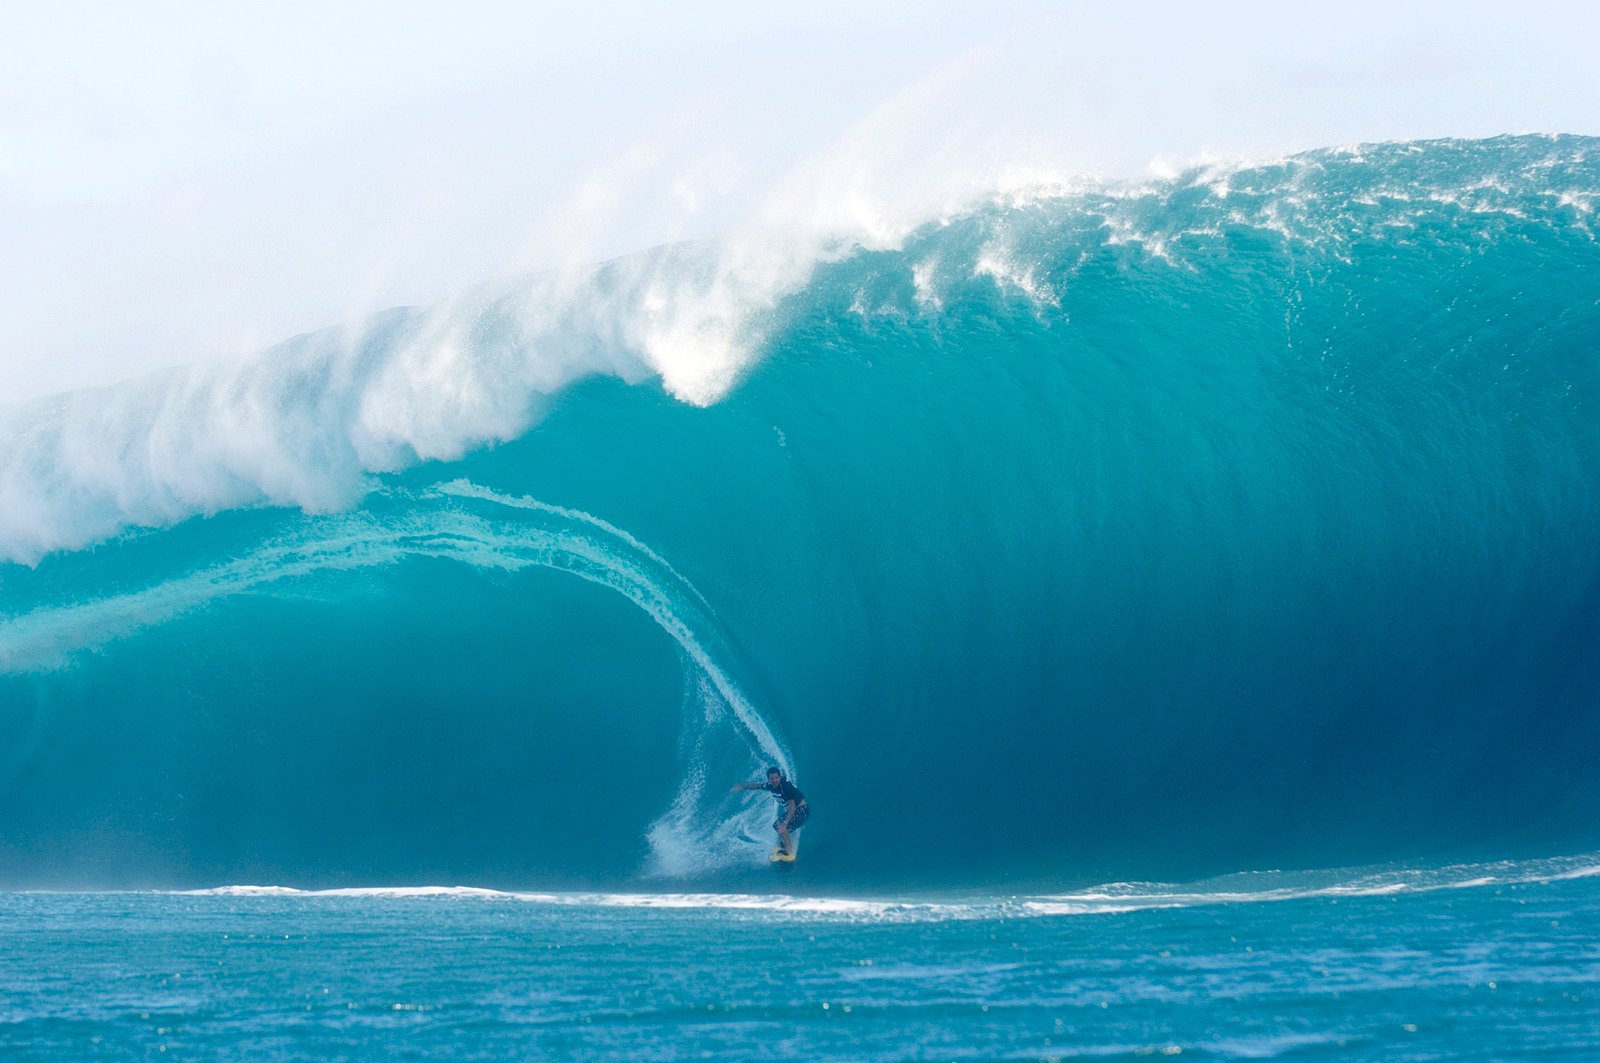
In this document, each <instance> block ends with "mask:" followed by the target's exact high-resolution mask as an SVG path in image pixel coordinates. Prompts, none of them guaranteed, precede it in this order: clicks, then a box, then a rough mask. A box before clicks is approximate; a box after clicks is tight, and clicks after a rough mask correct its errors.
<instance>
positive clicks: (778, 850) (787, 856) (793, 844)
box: [767, 832, 800, 864]
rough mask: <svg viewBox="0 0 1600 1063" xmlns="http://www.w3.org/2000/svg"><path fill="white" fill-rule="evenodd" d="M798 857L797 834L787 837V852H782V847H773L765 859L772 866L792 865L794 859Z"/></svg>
mask: <svg viewBox="0 0 1600 1063" xmlns="http://www.w3.org/2000/svg"><path fill="white" fill-rule="evenodd" d="M799 855H800V835H799V833H798V832H796V833H794V834H791V835H789V852H787V853H786V852H784V851H783V846H781V845H774V846H773V847H772V854H771V855H770V856H768V857H767V859H769V860H771V861H772V862H773V863H774V864H792V863H794V858H795V857H797V856H799Z"/></svg>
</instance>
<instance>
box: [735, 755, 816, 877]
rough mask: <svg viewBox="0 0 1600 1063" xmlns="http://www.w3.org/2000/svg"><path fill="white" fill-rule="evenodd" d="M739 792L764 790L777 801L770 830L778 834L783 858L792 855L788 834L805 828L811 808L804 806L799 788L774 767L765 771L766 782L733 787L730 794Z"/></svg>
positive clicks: (741, 784)
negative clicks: (775, 817)
mask: <svg viewBox="0 0 1600 1063" xmlns="http://www.w3.org/2000/svg"><path fill="white" fill-rule="evenodd" d="M740 790H766V791H767V792H768V793H770V794H772V796H773V797H776V798H777V799H778V810H779V811H778V818H777V820H776V821H774V822H773V824H772V829H773V830H775V831H777V832H778V842H779V848H780V849H781V850H782V851H783V855H785V856H793V855H794V843H793V841H792V840H791V839H790V832H792V831H797V830H799V829H800V828H801V827H803V826H805V822H806V819H807V818H808V817H810V815H811V808H810V806H809V805H807V804H806V795H805V794H803V793H801V792H800V789H799V787H797V786H795V784H794V783H792V782H790V781H789V780H787V779H785V778H784V777H783V772H782V771H781V770H779V769H778V768H777V767H776V766H774V767H771V768H768V769H767V781H766V782H760V781H759V780H758V781H756V782H746V783H740V784H739V785H738V786H735V787H734V788H733V789H732V790H731V791H730V792H731V793H738V792H739V791H740Z"/></svg>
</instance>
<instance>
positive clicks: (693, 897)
mask: <svg viewBox="0 0 1600 1063" xmlns="http://www.w3.org/2000/svg"><path fill="white" fill-rule="evenodd" d="M1594 875H1600V863H1597V857H1596V855H1595V854H1592V853H1590V854H1584V855H1580V856H1572V857H1559V858H1554V859H1548V860H1530V861H1503V862H1499V863H1493V864H1464V865H1456V866H1449V867H1441V868H1433V869H1422V868H1385V869H1359V870H1350V869H1345V870H1337V869H1336V870H1329V871H1321V872H1275V871H1274V872H1252V873H1246V874H1241V875H1234V876H1228V877H1227V878H1224V879H1218V880H1213V881H1212V882H1209V883H1208V882H1202V883H1195V884H1192V885H1189V886H1184V887H1174V886H1170V885H1164V884H1157V883H1140V882H1117V883H1108V884H1106V885H1103V886H1097V887H1093V888H1091V889H1086V890H1082V891H1076V892H1071V893H1061V894H1046V895H989V896H967V897H959V898H936V897H925V896H909V897H827V896H799V895H794V894H782V893H772V894H764V893H708V892H694V893H670V892H637V893H630V892H553V891H552V892H546V891H517V890H505V891H502V890H492V889H482V888H479V887H472V886H371V887H353V888H352V887H346V888H339V889H322V890H315V889H313V890H301V889H295V888H292V887H287V886H251V885H239V886H218V887H214V888H211V889H202V890H186V891H181V894H182V895H183V896H222V897H305V898H355V897H381V898H394V899H410V898H419V899H458V900H498V901H516V902H522V903H527V904H542V905H553V906H565V907H594V908H639V909H674V910H692V909H712V910H734V911H760V912H775V913H793V914H803V915H808V916H822V917H834V918H841V919H870V920H883V921H944V920H961V919H1000V918H1004V919H1018V918H1052V917H1070V916H1102V915H1117V914H1126V913H1131V912H1139V911H1147V910H1152V909H1162V908H1194V907H1202V906H1210V905H1247V904H1272V903H1283V902H1290V901H1307V900H1329V901H1338V900H1343V899H1355V898H1366V897H1392V896H1398V895H1402V894H1417V893H1430V892H1436V891H1439V890H1472V889H1484V888H1490V887H1496V886H1512V885H1537V884H1540V883H1552V882H1561V881H1566V880H1570V879H1575V878H1584V877H1590V876H1594ZM1243 883H1255V886H1254V888H1249V887H1247V886H1244V885H1242V884H1243Z"/></svg>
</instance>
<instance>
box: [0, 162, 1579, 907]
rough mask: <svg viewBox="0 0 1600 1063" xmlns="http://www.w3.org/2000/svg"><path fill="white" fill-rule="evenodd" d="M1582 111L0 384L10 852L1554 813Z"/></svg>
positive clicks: (845, 853) (1457, 821) (861, 846)
mask: <svg viewBox="0 0 1600 1063" xmlns="http://www.w3.org/2000/svg"><path fill="white" fill-rule="evenodd" d="M1597 202H1600V141H1595V140H1589V139H1583V138H1572V137H1518V138H1502V139H1498V140H1491V141H1473V142H1454V141H1438V142H1426V143H1406V144H1387V145H1374V146H1365V147H1361V148H1353V149H1340V150H1329V151H1320V152H1313V153H1309V154H1305V155H1298V156H1294V157H1292V158H1289V159H1285V160H1281V161H1278V162H1274V163H1270V164H1257V165H1250V166H1227V167H1223V166H1217V167H1208V168H1204V169H1198V170H1194V171H1191V172H1189V173H1185V174H1183V175H1180V176H1178V177H1176V178H1173V179H1170V180H1162V181H1155V182H1148V183H1143V184H1095V183H1089V182H1083V181H1060V182H1034V183H1030V184H1028V185H1026V186H1019V187H1015V188H1008V189H1005V190H1001V191H996V192H995V193H994V194H992V195H989V196H986V197H982V198H980V199H978V200H975V201H973V202H971V203H969V204H967V205H965V206H963V207H961V208H959V209H952V210H950V211H948V212H947V213H944V214H942V215H940V216H937V217H926V218H923V219H921V220H920V221H918V222H917V223H915V224H898V225H894V226H878V227H874V228H872V229H871V230H870V231H869V230H862V231H860V232H846V231H833V232H826V233H819V232H807V233H803V234H802V233H798V232H791V233H773V232H763V233H754V234H744V235H743V236H740V237H738V238H735V239H731V240H730V241H728V242H726V243H724V244H719V245H685V246H678V247H669V248H662V249H658V250H656V251H654V252H649V253H644V254H641V255H638V256H633V257H631V258H627V259H622V260H618V261H616V262H612V263H607V264H605V265H602V266H600V267H597V268H594V269H591V270H583V271H576V272H569V273H562V274H560V275H549V276H541V277H537V278H532V279H526V280H522V281H517V282H515V283H512V282H505V283H503V284H499V285H494V286H489V287H486V288H483V289H479V290H477V291H475V292H472V293H469V294H468V295H466V296H463V297H461V298H459V299H456V300H453V301H451V302H450V303H448V304H444V305H441V306H438V307H434V308H430V309H425V310H396V311H391V312H390V313H388V314H385V315H381V316H380V317H378V318H376V319H374V320H372V321H370V322H367V323H364V324H362V325H359V326H352V327H345V328H339V329H332V330H329V331H327V332H323V333H318V334H314V335H310V336H305V337H300V338H298V339H296V340H292V341H290V342H288V343H286V344H284V345H282V346H280V347H278V348H275V349H273V350H271V351H268V352H266V353H264V354H263V355H261V356H259V357H257V358H255V359H253V360H250V361H247V362H242V363H228V364H221V363H217V364H209V365H207V366H204V367H197V368H194V369H190V370H183V371H174V372H169V373H166V374H161V375H157V376H154V377H149V378H144V379H140V380H135V381H131V382H127V383H123V384H117V385H112V386H110V387H107V388H103V389H99V390H95V391H88V392H79V393H73V394H69V395H64V396H59V397H56V398H52V399H49V400H43V401H39V402H35V403H31V404H27V405H13V406H10V407H6V408H3V409H0V555H4V557H5V558H6V559H7V563H6V564H5V565H4V566H3V567H0V866H4V867H5V868H6V871H5V876H6V877H7V879H8V880H10V881H12V882H29V883H41V882H69V883H96V884H106V883H113V882H115V883H130V882H154V883H173V884H183V883H193V884H205V883H207V882H215V881H246V880H251V879H255V880H268V881H294V882H298V883H309V884H323V885H339V884H341V883H356V882H359V883H371V882H373V881H382V880H397V881H417V880H418V879H423V880H439V879H450V878H454V879H460V878H463V877H467V876H471V877H473V879H474V881H481V882H488V883H491V884H494V883H498V884H502V885H511V886H519V885H526V884H528V883H530V882H535V881H536V882H539V883H546V882H548V883H559V882H562V881H572V882H585V883H588V882H599V881H606V882H613V881H620V880H626V879H630V878H634V877H636V876H639V875H645V876H665V877H669V878H671V877H677V878H682V877H684V876H688V877H691V878H694V877H699V878H707V879H709V880H714V881H717V882H724V883H727V882H738V881H742V879H741V878H740V876H746V875H751V874H757V873H760V874H765V873H766V872H767V869H766V868H764V867H760V868H758V867H757V865H758V864H761V863H763V862H764V846H765V844H766V840H765V839H764V837H763V832H764V824H765V822H766V817H767V810H766V809H765V808H763V807H761V806H760V805H759V804H754V805H753V804H751V803H749V802H748V801H741V799H740V798H738V797H735V796H732V795H728V794H727V793H726V784H727V783H731V782H734V781H738V780H739V779H740V778H741V777H742V776H744V775H746V774H748V773H752V772H755V771H756V770H758V769H759V768H760V767H761V766H762V765H763V764H764V763H767V762H769V761H772V762H777V763H780V764H783V765H784V766H785V767H787V768H790V769H791V770H792V771H793V772H794V774H795V776H796V778H797V780H798V781H799V783H800V785H801V786H802V788H803V789H805V790H806V791H807V793H808V795H809V796H810V797H811V798H812V801H813V804H814V806H815V808H816V812H815V814H814V816H813V819H812V823H811V825H809V826H808V827H807V833H808V834H809V835H811V836H812V840H811V841H809V842H808V846H807V851H806V857H805V861H804V863H803V866H804V868H805V869H806V870H805V873H806V874H809V875H812V876H814V877H815V881H818V882H834V883H840V882H870V883H882V884H889V883H896V882H898V883H934V882H939V883H956V882H979V881H997V880H1000V879H1009V880H1026V879H1035V878H1043V879H1047V880H1050V881H1057V880H1059V879H1061V878H1063V877H1068V878H1074V879H1078V880H1081V881H1094V880H1102V881H1103V880H1106V879H1110V878H1119V877H1124V878H1125V877H1129V876H1134V875H1139V876H1145V877H1165V878H1174V877H1180V876H1190V875H1196V874H1203V873H1210V872H1216V871H1223V870H1229V869H1237V868H1244V867H1252V866H1265V865H1284V864H1295V865H1298V866H1329V865H1332V864H1348V863H1353V862H1364V861H1371V860H1379V859H1387V858H1393V857H1398V856H1412V857H1415V856H1423V855H1427V854H1456V855H1459V854H1478V855H1483V854H1490V855H1495V856H1500V855H1511V854H1513V853H1527V852H1535V851H1553V850H1559V849H1567V851H1574V850H1575V849H1577V848H1588V847H1591V846H1592V843H1593V842H1595V841H1596V840H1597V839H1596V834H1597V833H1600V832H1597V829H1596V828H1597V827H1600V819H1597V817H1596V815H1595V812H1594V809H1595V808H1596V807H1600V806H1597V805H1596V801H1595V799H1596V798H1597V797H1600V783H1597V782H1596V777H1595V775H1594V773H1593V771H1592V770H1591V767H1590V766H1591V764H1592V763H1593V761H1594V758H1595V756H1596V754H1597V753H1600V712H1597V710H1600V654H1597V653H1596V652H1595V651H1596V649H1597V648H1600V553H1597V551H1596V549H1595V544H1596V542H1600V495H1597V491H1596V484H1600V476H1597V474H1600V242H1597V237H1596V220H1597V216H1596V206H1597Z"/></svg>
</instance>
